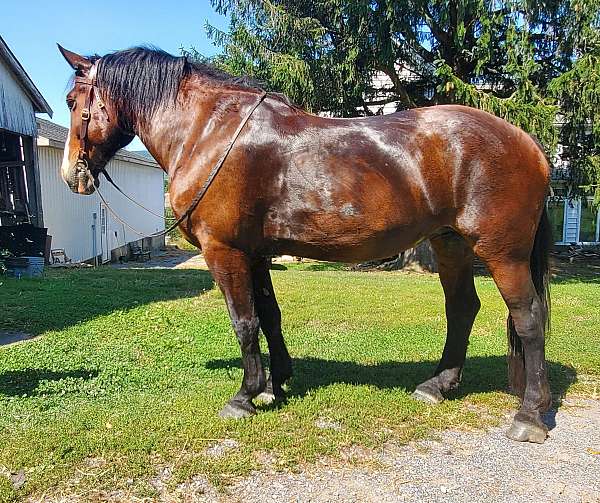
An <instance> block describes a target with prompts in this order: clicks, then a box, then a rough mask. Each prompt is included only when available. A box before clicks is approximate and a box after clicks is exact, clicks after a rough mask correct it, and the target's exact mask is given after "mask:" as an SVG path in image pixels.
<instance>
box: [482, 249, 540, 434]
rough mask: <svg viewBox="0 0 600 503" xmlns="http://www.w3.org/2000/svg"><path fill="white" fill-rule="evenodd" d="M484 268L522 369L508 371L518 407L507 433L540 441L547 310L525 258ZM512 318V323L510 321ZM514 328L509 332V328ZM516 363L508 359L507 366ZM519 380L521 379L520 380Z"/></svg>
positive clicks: (489, 262)
mask: <svg viewBox="0 0 600 503" xmlns="http://www.w3.org/2000/svg"><path fill="white" fill-rule="evenodd" d="M487 264H488V268H489V270H490V272H491V273H492V276H493V278H494V281H495V282H496V285H497V286H498V289H499V290H500V293H501V295H502V297H503V298H504V301H505V303H506V305H507V306H508V310H509V313H510V319H509V336H510V337H511V339H512V338H513V337H514V338H518V339H519V342H515V341H513V340H511V341H510V343H511V347H512V349H513V350H514V352H515V354H514V355H509V358H513V359H514V360H519V359H520V365H521V366H522V369H521V370H520V371H515V370H513V371H512V372H511V374H510V375H511V380H512V382H511V385H512V387H513V388H514V389H515V391H516V392H517V393H518V394H519V395H520V396H521V398H522V403H521V408H520V409H519V411H518V412H517V414H516V415H515V418H514V421H513V424H512V425H511V427H510V429H509V430H508V432H507V436H508V437H509V438H511V439H513V440H518V441H521V442H523V441H529V442H537V443H542V442H544V440H545V439H546V432H547V430H548V429H547V428H546V426H545V425H544V423H543V422H542V417H541V414H542V413H543V412H545V411H547V410H548V409H549V407H550V405H551V403H552V397H551V394H550V386H549V384H548V377H547V370H546V360H545V356H544V344H545V338H544V327H545V322H546V316H547V312H545V311H546V309H545V307H544V304H543V302H542V300H541V299H540V296H539V295H538V293H537V292H536V289H535V286H534V283H533V281H532V276H531V270H530V264H529V261H528V260H523V261H515V260H514V259H505V260H500V259H498V258H496V259H494V260H487ZM511 321H512V323H511ZM513 329H514V331H516V334H514V336H513V335H511V334H510V331H512V330H513ZM518 363H519V362H515V361H512V362H511V361H510V360H509V366H511V365H513V366H518ZM523 379H524V381H525V382H523Z"/></svg>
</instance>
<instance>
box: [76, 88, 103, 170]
mask: <svg viewBox="0 0 600 503" xmlns="http://www.w3.org/2000/svg"><path fill="white" fill-rule="evenodd" d="M75 83H76V84H81V85H84V86H87V87H88V89H87V92H86V95H85V104H84V106H83V108H82V109H81V125H80V126H79V152H78V153H77V171H78V173H82V172H86V171H87V170H88V154H87V142H88V128H89V125H90V120H91V118H92V113H91V107H92V102H93V100H94V97H95V98H96V101H97V102H98V108H100V110H103V111H104V113H105V114H106V117H107V118H108V112H107V111H106V105H105V104H104V101H102V98H101V97H100V93H99V91H98V86H97V85H96V79H95V78H93V79H88V78H87V77H75Z"/></svg>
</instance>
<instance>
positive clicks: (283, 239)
mask: <svg viewBox="0 0 600 503" xmlns="http://www.w3.org/2000/svg"><path fill="white" fill-rule="evenodd" d="M373 223H374V222H369V221H366V220H363V221H360V222H358V221H357V222H354V223H352V222H348V221H344V220H341V219H337V218H333V217H332V216H331V215H327V214H325V215H319V216H318V218H313V219H308V218H305V219H293V220H292V221H288V222H279V223H275V222H271V225H270V226H269V225H266V226H265V231H266V232H265V237H266V239H267V241H268V242H269V246H268V248H269V249H270V251H271V252H272V253H273V254H277V255H283V254H285V255H294V256H300V257H307V258H313V259H318V260H331V261H340V262H363V261H366V260H373V259H377V258H385V257H390V256H392V255H394V254H396V253H399V252H401V251H403V250H406V249H407V248H410V247H412V246H413V245H414V244H415V243H417V242H418V241H420V240H421V239H423V238H424V237H426V235H427V234H428V232H429V231H430V229H429V228H425V227H424V226H423V225H421V223H415V222H410V223H398V222H390V225H389V226H374V225H372V224H373ZM269 227H270V228H269Z"/></svg>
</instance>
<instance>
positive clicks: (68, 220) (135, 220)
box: [38, 146, 164, 261]
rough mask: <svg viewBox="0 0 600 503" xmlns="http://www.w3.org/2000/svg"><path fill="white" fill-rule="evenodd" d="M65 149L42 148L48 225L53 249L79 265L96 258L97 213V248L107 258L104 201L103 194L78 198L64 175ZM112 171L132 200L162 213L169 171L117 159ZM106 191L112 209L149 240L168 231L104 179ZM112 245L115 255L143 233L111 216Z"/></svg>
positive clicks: (109, 221) (45, 218) (46, 221)
mask: <svg viewBox="0 0 600 503" xmlns="http://www.w3.org/2000/svg"><path fill="white" fill-rule="evenodd" d="M62 155H63V150H62V149H59V148H54V147H42V146H40V147H38V156H39V169H40V180H41V187H42V203H43V208H44V223H45V225H46V227H47V228H48V234H50V235H51V236H52V248H64V249H65V253H66V254H67V255H68V256H69V257H70V258H72V259H73V261H82V260H89V259H91V258H93V251H92V250H93V234H92V225H93V224H94V219H93V214H94V213H96V215H97V219H96V243H97V244H96V246H97V253H98V255H100V254H101V251H102V249H101V236H100V199H99V197H98V195H97V194H93V195H91V196H81V195H78V194H74V193H72V192H71V191H70V190H69V188H68V187H67V186H66V184H65V182H64V181H63V180H62V178H61V176H60V164H61V162H62ZM107 170H108V171H109V173H110V174H111V175H112V177H113V178H114V180H115V181H116V183H117V184H119V186H120V187H121V188H122V189H123V190H124V191H125V192H126V193H127V194H129V195H130V196H131V197H133V198H134V199H135V200H137V201H139V202H140V203H141V204H143V205H144V206H146V207H147V208H149V209H151V210H152V211H154V212H155V213H158V214H162V212H163V204H164V196H163V192H164V189H163V172H162V171H161V170H160V169H156V168H152V167H148V166H142V165H138V164H134V163H131V162H128V161H122V160H116V159H113V160H112V161H110V162H109V163H108V165H107ZM100 190H101V191H102V194H103V195H104V197H105V198H106V199H107V201H108V203H109V204H110V206H111V208H112V209H114V210H115V212H116V213H117V214H118V215H119V216H120V217H121V218H123V220H125V221H126V222H127V223H128V224H130V225H131V226H133V227H135V228H136V229H138V230H140V231H141V232H142V233H143V234H144V236H149V235H150V234H152V233H154V232H157V231H160V230H163V229H164V221H163V220H162V219H161V218H159V217H155V216H153V215H150V214H149V213H148V212H146V211H144V210H143V209H142V208H139V207H138V206H135V205H134V204H133V203H131V202H129V201H128V200H126V199H125V198H124V197H123V196H122V195H121V194H119V193H118V192H117V191H116V190H115V189H114V188H113V187H112V186H110V185H109V184H108V183H107V182H106V180H104V178H102V181H101V185H100ZM107 226H108V232H107V234H108V237H109V238H108V244H109V248H110V250H114V249H115V248H118V247H119V246H122V245H123V244H126V243H130V242H132V241H135V240H137V239H140V237H143V236H139V235H138V234H136V233H134V232H133V231H131V230H130V229H127V228H126V227H125V226H124V225H123V224H121V223H119V222H118V221H117V220H116V219H115V218H113V217H112V215H111V214H110V213H108V214H107ZM115 233H116V234H115Z"/></svg>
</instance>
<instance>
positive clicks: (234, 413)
mask: <svg viewBox="0 0 600 503" xmlns="http://www.w3.org/2000/svg"><path fill="white" fill-rule="evenodd" d="M254 414H256V410H255V409H254V407H252V408H250V407H244V406H242V405H240V404H237V403H236V404H232V403H231V402H227V403H226V404H225V407H223V408H222V409H221V412H219V417H220V418H221V419H243V418H245V417H251V416H253V415H254Z"/></svg>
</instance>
